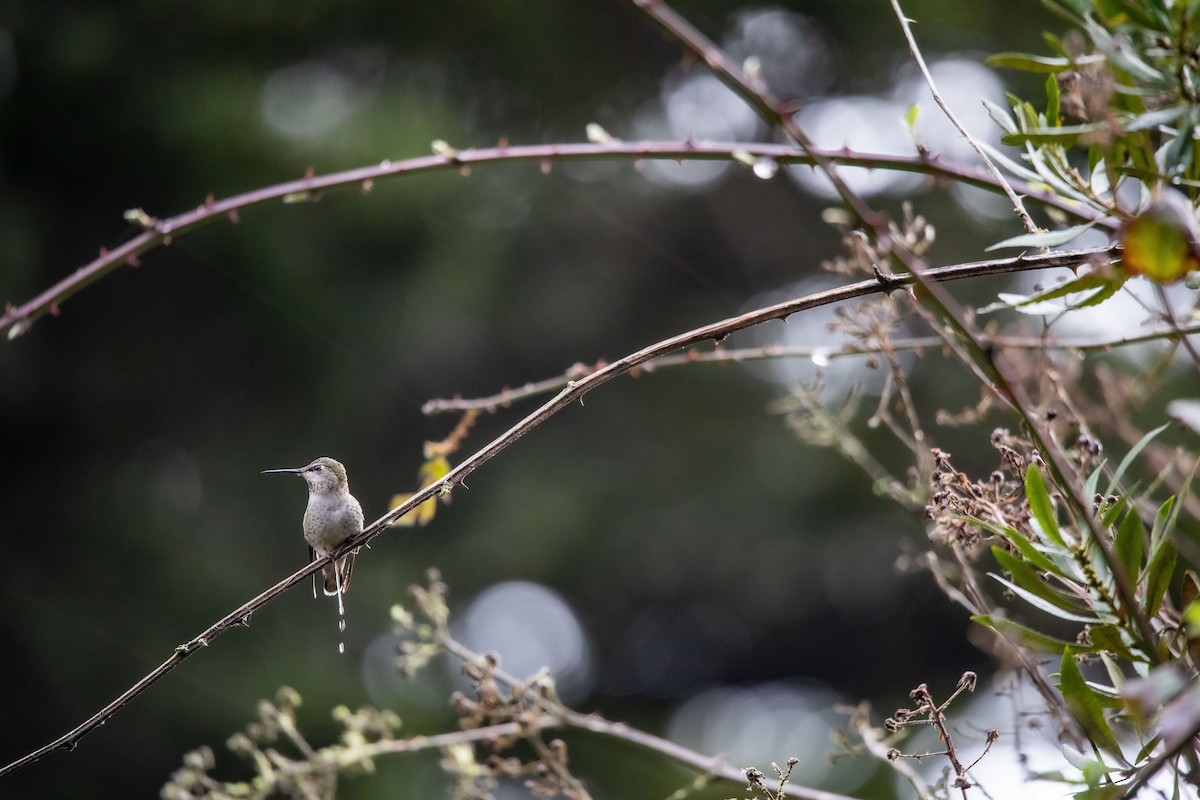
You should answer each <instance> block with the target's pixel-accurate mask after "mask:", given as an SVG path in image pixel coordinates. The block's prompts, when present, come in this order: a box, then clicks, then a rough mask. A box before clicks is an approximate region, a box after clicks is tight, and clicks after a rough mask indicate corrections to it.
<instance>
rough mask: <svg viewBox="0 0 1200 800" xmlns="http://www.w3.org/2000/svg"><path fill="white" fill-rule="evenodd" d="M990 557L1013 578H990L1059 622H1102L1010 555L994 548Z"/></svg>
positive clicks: (1005, 551) (1084, 606)
mask: <svg viewBox="0 0 1200 800" xmlns="http://www.w3.org/2000/svg"><path fill="white" fill-rule="evenodd" d="M992 556H993V557H994V558H995V559H996V563H997V564H999V565H1000V567H1001V568H1002V569H1004V570H1005V571H1006V572H1008V573H1009V574H1010V575H1012V581H1009V580H1006V579H1005V578H1004V577H1002V576H1000V575H994V574H993V575H991V577H993V578H995V579H996V580H998V581H999V582H1000V583H1002V584H1004V585H1005V586H1007V587H1009V588H1010V589H1012V590H1013V591H1014V592H1016V593H1017V594H1018V595H1020V596H1021V597H1023V598H1025V599H1026V600H1027V601H1028V602H1029V603H1030V604H1031V605H1033V606H1035V607H1036V608H1040V609H1041V610H1042V611H1045V612H1046V613H1048V614H1053V615H1054V616H1056V617H1059V618H1060V619H1066V620H1071V621H1072V622H1084V623H1088V624H1100V623H1101V620H1099V619H1096V617H1095V616H1094V615H1092V614H1088V613H1087V611H1088V608H1087V606H1086V605H1084V604H1083V603H1082V602H1080V601H1079V600H1075V599H1073V598H1071V597H1069V596H1068V595H1065V594H1064V593H1063V592H1062V591H1060V590H1058V589H1056V588H1055V587H1053V586H1051V585H1050V583H1049V582H1048V581H1047V580H1046V579H1045V578H1043V577H1042V576H1041V575H1038V574H1037V573H1036V572H1035V571H1034V570H1033V569H1031V568H1030V567H1029V565H1028V564H1026V563H1025V562H1024V561H1021V560H1020V559H1019V558H1017V557H1016V556H1014V555H1013V554H1012V553H1009V552H1008V551H1007V550H1004V549H1002V548H999V547H993V548H992Z"/></svg>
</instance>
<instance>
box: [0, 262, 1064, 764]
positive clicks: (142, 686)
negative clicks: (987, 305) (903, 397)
mask: <svg viewBox="0 0 1200 800" xmlns="http://www.w3.org/2000/svg"><path fill="white" fill-rule="evenodd" d="M1083 257H1086V255H1083V256H1081V254H1079V253H1076V254H1069V253H1063V254H1059V255H1058V256H1057V258H1058V261H1057V262H1055V263H1056V264H1059V265H1065V264H1069V263H1078V262H1079V261H1080V260H1082V258H1083ZM1047 259H1048V257H1039V258H1036V259H1033V261H1034V262H1035V263H1037V264H1038V265H1039V266H1049V265H1052V264H1051V262H1050V261H1048V260H1047ZM1028 263H1029V261H1028V260H1026V259H1021V258H1016V259H1006V260H1002V261H985V262H978V263H975V264H960V265H954V266H949V267H941V268H938V269H931V270H929V271H928V272H927V273H926V275H925V278H924V279H925V280H926V281H927V282H937V281H951V280H962V279H967V278H975V277H979V276H981V275H998V274H1004V273H1010V272H1018V271H1021V270H1024V269H1027V268H1028ZM915 281H916V278H915V276H913V275H892V276H888V277H886V279H872V280H866V281H860V282H858V283H854V284H850V285H848V286H843V287H839V288H836V289H830V290H827V291H824V292H817V293H815V294H810V295H806V296H804V297H799V298H795V299H793V300H788V301H785V302H783V303H778V304H776V305H772V306H767V307H765V308H760V309H757V310H755V311H751V312H749V313H746V314H742V315H739V316H736V317H730V318H728V319H724V320H721V321H719V322H714V323H711V324H709V325H705V326H703V327H700V328H696V329H694V330H690V331H687V332H685V333H681V334H678V335H676V336H672V337H670V338H668V339H664V340H662V341H660V342H656V343H655V344H652V345H650V346H648V347H645V348H643V349H641V350H638V351H636V352H634V353H630V354H629V355H626V356H625V357H623V358H620V359H618V360H617V361H614V362H613V363H611V364H609V365H607V366H605V367H602V368H601V369H598V370H596V371H595V372H592V373H591V374H589V375H586V376H584V377H582V378H580V379H579V380H577V381H572V382H570V383H569V384H568V385H567V387H566V388H564V389H563V390H562V391H560V392H559V393H558V394H557V395H556V396H555V397H554V398H552V399H551V400H549V401H547V402H546V403H544V404H543V405H542V406H540V407H539V408H538V409H536V410H535V411H533V412H532V413H531V414H529V415H528V416H526V417H525V418H524V419H522V420H521V421H520V422H518V423H517V424H516V425H514V426H512V427H511V428H509V429H508V430H507V431H505V432H504V433H503V434H501V435H500V436H498V437H496V438H495V439H493V440H492V441H491V442H490V443H489V444H487V445H486V446H485V447H483V448H482V449H481V450H479V451H477V452H476V453H474V454H473V455H472V456H470V457H469V458H467V459H465V460H464V461H462V462H461V463H459V464H458V466H456V467H455V468H454V469H453V470H451V471H450V472H449V473H447V474H446V475H445V477H443V478H442V479H441V480H439V481H436V482H434V483H431V484H430V485H428V486H426V487H425V488H423V489H421V490H420V491H418V492H416V493H415V494H413V495H412V497H410V498H409V499H408V500H407V501H406V502H404V503H402V504H401V505H398V506H396V507H395V508H394V509H392V510H391V511H389V512H388V513H387V514H384V515H383V516H382V517H380V518H379V519H378V520H376V521H375V522H373V523H371V524H370V525H369V526H367V528H366V529H365V530H364V531H363V532H362V533H361V534H359V535H357V536H355V537H353V538H351V539H348V540H347V541H346V542H345V543H344V544H343V545H342V546H341V547H339V548H338V549H337V550H334V551H332V552H331V553H329V554H328V555H327V556H326V557H325V558H321V559H317V560H315V561H313V562H312V563H310V564H308V565H307V566H305V567H303V568H302V569H299V570H297V571H296V572H294V573H293V574H292V575H290V576H288V577H287V578H284V579H283V580H281V581H279V582H278V583H276V584H275V585H274V586H272V587H270V588H269V589H267V590H265V591H263V592H262V593H261V594H259V595H258V596H256V597H255V598H253V599H252V600H249V601H247V602H246V603H244V604H242V605H241V606H239V607H238V608H236V609H234V610H233V611H231V612H229V613H228V614H226V615H225V616H224V617H222V618H221V619H219V620H217V621H216V622H214V623H213V624H212V625H210V626H209V627H208V628H206V629H205V630H203V631H202V632H201V633H199V634H198V635H196V636H195V637H193V638H192V639H191V640H189V641H188V642H186V643H184V644H181V645H179V646H178V647H177V648H175V651H174V652H173V653H172V654H171V656H170V657H169V658H167V660H166V661H164V662H163V663H161V664H160V665H158V666H157V667H155V668H154V669H153V670H151V671H150V672H149V673H147V674H146V675H145V676H144V677H143V678H141V679H140V680H139V681H138V682H137V683H135V684H133V685H132V686H131V687H129V688H128V689H126V690H125V691H124V692H122V693H121V694H120V695H118V696H117V697H116V698H115V699H114V700H112V701H111V702H110V703H108V704H107V705H105V706H104V707H103V708H101V709H100V710H99V711H97V712H96V713H95V714H93V715H92V716H91V717H89V718H87V719H86V720H84V721H83V722H82V723H80V724H79V725H78V726H76V727H75V728H73V729H72V730H70V731H68V732H67V733H65V734H63V735H62V736H60V737H59V738H57V739H55V740H54V741H52V742H50V743H49V744H47V745H44V746H42V747H40V748H38V749H36V750H34V751H33V752H31V753H29V754H28V755H26V756H23V757H22V758H19V759H17V760H16V761H13V762H12V763H10V764H8V765H6V766H4V767H0V776H3V775H6V774H8V773H10V772H14V771H16V770H18V769H21V768H22V767H25V766H27V765H29V764H32V763H33V762H35V761H37V760H39V759H41V758H42V757H43V756H45V755H47V754H48V753H51V752H54V751H56V750H70V749H73V748H74V747H75V745H76V744H78V742H79V740H80V739H82V738H83V737H84V736H85V735H87V734H88V733H89V732H90V731H92V730H94V729H95V728H97V727H99V726H100V725H102V724H104V723H105V722H106V721H107V720H108V719H110V718H111V717H112V716H113V715H114V714H116V713H117V712H118V711H120V710H121V709H122V708H124V707H125V706H126V705H128V704H129V702H130V701H132V700H133V699H134V698H135V697H137V696H138V695H140V694H141V693H142V692H144V691H146V690H147V689H148V688H150V686H152V685H153V684H155V683H156V682H157V681H159V680H160V679H161V678H162V677H163V676H165V675H166V674H167V673H168V672H170V671H171V670H173V669H175V667H177V666H179V665H180V664H181V663H182V662H183V661H184V660H185V659H187V658H188V657H189V656H191V655H192V654H193V653H195V652H196V651H197V650H199V649H200V648H202V647H207V646H208V645H209V644H210V643H211V642H213V641H214V640H215V639H216V638H217V637H219V636H220V635H222V634H223V633H226V632H227V631H229V630H230V629H232V628H234V627H237V626H239V625H242V626H245V625H248V624H249V620H250V616H251V614H253V613H254V612H255V611H257V610H258V609H259V608H262V607H263V606H265V605H266V604H267V603H269V602H271V601H272V600H274V599H275V598H276V597H278V596H279V595H281V594H283V593H284V592H285V591H287V590H288V589H290V588H291V587H293V586H295V585H296V584H298V583H300V582H301V581H304V580H305V579H307V578H308V577H309V576H310V575H312V574H313V573H315V572H317V571H318V570H320V569H321V568H322V567H324V566H325V565H326V564H328V563H331V562H332V561H334V560H336V559H337V558H340V557H341V556H342V555H344V554H346V553H348V552H350V551H351V550H353V549H355V548H358V547H361V546H362V545H364V544H366V543H368V542H370V541H371V540H372V539H374V538H375V537H376V536H379V535H380V534H382V533H383V532H384V531H386V530H387V529H388V528H389V527H390V526H391V525H392V523H394V522H395V521H396V520H397V519H399V518H400V517H402V516H404V515H405V514H407V513H408V512H409V511H411V510H412V509H414V508H416V507H417V506H419V505H420V504H421V503H423V502H424V501H426V500H428V499H429V498H431V497H439V496H441V495H444V494H449V493H450V491H451V489H453V487H455V486H457V485H458V484H460V483H462V482H463V480H464V479H466V477H467V476H468V475H470V474H471V473H472V472H474V471H475V470H477V469H479V467H481V466H483V464H485V463H486V462H488V461H490V460H491V459H492V458H493V457H495V456H496V455H498V454H499V453H500V452H501V451H502V450H505V449H506V448H508V447H509V446H510V445H511V444H513V443H514V442H516V441H517V440H518V439H520V438H521V437H522V436H524V435H525V434H527V433H529V432H530V431H532V430H533V429H534V428H536V427H537V426H539V425H541V424H542V423H543V422H545V421H546V420H547V419H549V418H550V417H551V416H553V415H554V414H556V413H558V412H559V411H561V410H562V409H564V408H566V407H567V406H569V405H571V404H573V403H575V402H576V401H577V400H580V399H581V398H582V397H583V396H584V395H585V394H587V393H588V392H590V391H592V390H594V389H596V388H598V387H599V386H601V385H602V384H605V383H607V382H608V381H610V380H612V379H613V378H616V377H618V376H620V375H624V374H626V373H628V372H630V371H631V370H633V369H634V368H635V367H638V366H641V365H643V364H646V363H647V362H649V361H652V360H654V359H655V358H658V357H660V356H664V355H667V354H669V353H673V352H675V351H677V350H682V349H685V348H688V347H691V346H694V345H697V344H700V343H701V342H705V341H710V340H711V341H718V342H719V341H721V340H722V339H724V338H725V337H726V336H728V335H729V334H731V333H734V332H736V331H740V330H745V329H747V328H750V327H753V326H755V325H761V324H762V323H764V322H769V321H771V320H782V319H786V318H787V317H789V316H791V315H792V314H796V313H798V312H801V311H805V310H808V309H811V308H817V307H819V306H823V305H828V304H830V303H836V302H840V301H843V300H850V299H853V298H856V297H863V296H867V295H871V294H876V293H879V292H889V291H894V290H895V289H897V288H905V287H911V286H912V285H913V283H914V282H915Z"/></svg>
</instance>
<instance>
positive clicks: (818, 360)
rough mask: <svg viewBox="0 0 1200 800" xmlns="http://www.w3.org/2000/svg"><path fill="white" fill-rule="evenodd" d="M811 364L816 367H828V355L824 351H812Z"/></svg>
mask: <svg viewBox="0 0 1200 800" xmlns="http://www.w3.org/2000/svg"><path fill="white" fill-rule="evenodd" d="M812 362H813V364H816V365H817V366H818V367H828V366H829V353H828V352H827V351H825V350H814V351H813V354H812Z"/></svg>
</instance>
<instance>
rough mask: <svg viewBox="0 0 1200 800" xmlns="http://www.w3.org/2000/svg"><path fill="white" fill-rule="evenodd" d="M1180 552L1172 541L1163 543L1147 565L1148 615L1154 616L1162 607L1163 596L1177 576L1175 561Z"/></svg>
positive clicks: (1156, 549) (1166, 540)
mask: <svg viewBox="0 0 1200 800" xmlns="http://www.w3.org/2000/svg"><path fill="white" fill-rule="evenodd" d="M1177 557H1178V551H1177V550H1176V549H1175V543H1174V542H1173V541H1171V539H1169V538H1167V539H1163V541H1162V542H1161V543H1160V544H1159V545H1158V547H1157V548H1155V550H1154V552H1153V554H1152V555H1151V557H1150V563H1149V564H1147V565H1146V614H1147V615H1148V616H1151V617H1152V616H1154V615H1155V614H1156V613H1158V607H1159V606H1161V605H1162V600H1163V595H1165V594H1166V592H1167V587H1168V586H1170V585H1171V577H1172V576H1173V575H1174V574H1175V561H1176V559H1177Z"/></svg>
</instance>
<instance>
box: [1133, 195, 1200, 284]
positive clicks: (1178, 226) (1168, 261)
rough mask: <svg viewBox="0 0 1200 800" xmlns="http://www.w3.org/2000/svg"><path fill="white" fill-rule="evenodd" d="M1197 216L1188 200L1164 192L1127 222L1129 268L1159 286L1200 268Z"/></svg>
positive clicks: (1183, 196)
mask: <svg viewBox="0 0 1200 800" xmlns="http://www.w3.org/2000/svg"><path fill="white" fill-rule="evenodd" d="M1198 238H1200V237H1198V235H1197V228H1196V217H1195V215H1194V213H1193V211H1192V206H1191V203H1190V202H1189V201H1188V199H1187V197H1186V196H1185V195H1184V194H1183V193H1182V192H1179V191H1178V190H1176V189H1164V190H1162V191H1160V192H1159V193H1158V195H1157V196H1156V197H1155V198H1154V199H1153V200H1152V201H1151V202H1150V205H1148V206H1147V207H1146V208H1145V209H1144V210H1143V211H1142V213H1141V214H1139V215H1138V216H1136V217H1134V218H1133V219H1131V220H1129V221H1128V222H1126V223H1125V226H1124V228H1123V229H1122V231H1121V243H1122V244H1123V245H1124V248H1125V252H1124V256H1123V259H1122V260H1123V262H1124V264H1125V268H1126V269H1127V270H1129V271H1130V272H1131V273H1133V274H1135V275H1145V276H1146V277H1148V278H1150V279H1151V280H1153V281H1156V282H1158V283H1172V282H1174V281H1177V280H1179V279H1180V278H1182V277H1183V276H1184V275H1186V274H1187V273H1189V272H1191V271H1192V270H1195V269H1197V268H1200V260H1198V256H1200V254H1198V253H1197V240H1198Z"/></svg>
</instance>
